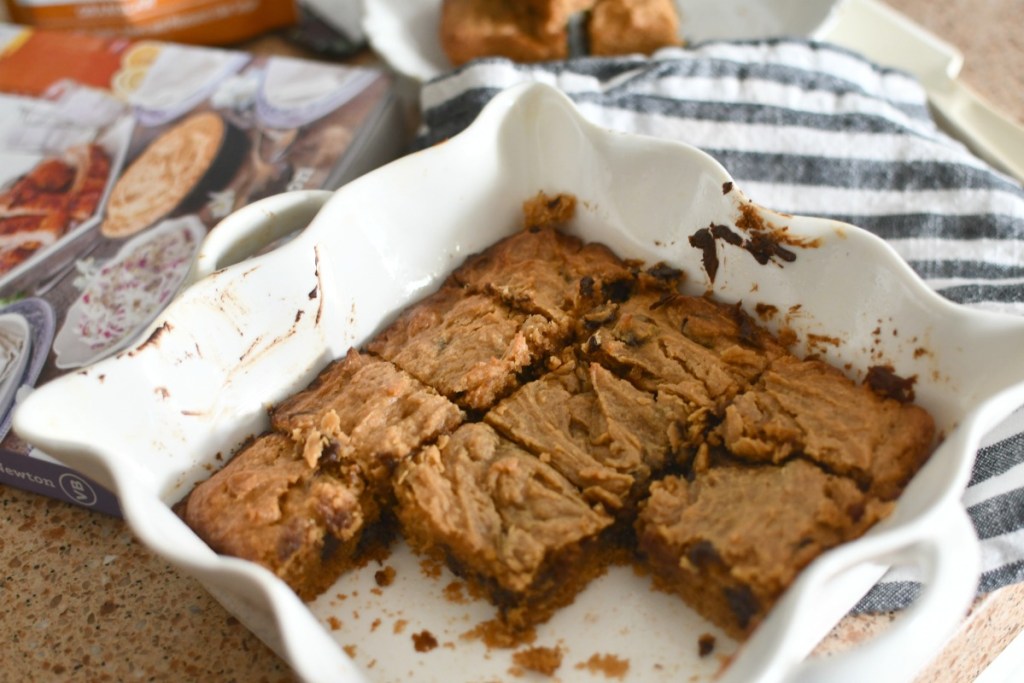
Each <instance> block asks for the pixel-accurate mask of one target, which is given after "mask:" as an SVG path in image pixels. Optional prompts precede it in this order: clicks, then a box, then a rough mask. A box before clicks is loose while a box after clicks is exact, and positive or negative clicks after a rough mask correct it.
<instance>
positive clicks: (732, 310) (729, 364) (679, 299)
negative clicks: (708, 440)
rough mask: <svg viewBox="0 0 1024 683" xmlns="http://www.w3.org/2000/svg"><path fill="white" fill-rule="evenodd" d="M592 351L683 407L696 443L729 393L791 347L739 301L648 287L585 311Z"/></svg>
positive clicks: (741, 388) (645, 387) (611, 366)
mask: <svg viewBox="0 0 1024 683" xmlns="http://www.w3.org/2000/svg"><path fill="white" fill-rule="evenodd" d="M584 324H585V325H586V326H587V327H589V328H590V329H591V330H592V333H591V335H590V336H589V338H587V339H586V341H585V342H583V344H582V345H581V347H582V349H583V351H584V353H585V354H586V355H587V357H588V358H589V359H590V360H592V361H594V362H598V363H600V364H601V365H603V366H605V367H607V368H608V369H610V370H612V371H613V372H614V373H616V374H617V375H619V376H621V377H624V378H625V379H628V380H629V381H630V382H631V383H632V384H634V385H635V386H636V387H638V388H640V389H643V390H644V391H647V392H650V393H652V394H657V395H659V396H661V395H672V396H675V397H677V398H679V399H680V400H681V402H682V404H683V405H684V406H685V413H684V414H683V415H682V416H681V417H680V420H681V422H682V423H683V424H685V426H686V427H685V429H684V430H683V431H684V432H685V433H686V434H687V435H688V437H687V438H688V439H689V441H690V443H691V444H692V445H694V446H696V445H697V444H698V443H699V442H700V440H701V439H702V438H703V436H704V435H705V434H706V432H707V431H708V430H709V429H710V428H711V427H712V426H713V425H714V424H715V423H716V422H717V420H718V419H720V418H721V416H722V415H723V414H724V412H725V408H726V406H727V405H728V404H729V403H730V402H731V401H732V399H733V398H734V397H735V396H737V395H739V394H740V393H742V392H743V391H745V390H746V389H747V388H749V386H750V385H751V384H752V383H753V382H756V381H757V379H758V378H759V377H760V375H761V373H762V372H764V370H765V369H766V368H767V367H768V364H769V363H770V362H771V360H772V359H773V358H777V357H779V356H782V355H785V354H787V353H788V352H787V351H786V349H785V348H784V347H783V346H782V345H781V344H779V343H778V342H777V341H776V340H775V339H774V338H773V337H772V336H771V335H770V334H769V333H768V332H766V331H765V330H763V329H762V328H759V327H757V326H756V325H754V324H753V322H752V321H751V320H750V319H749V318H748V316H747V315H746V314H745V313H744V312H743V311H742V310H740V309H739V308H738V307H736V306H726V305H723V304H719V303H715V302H712V301H710V300H708V299H706V298H703V297H693V296H681V295H679V294H677V293H675V292H673V291H669V290H665V289H660V288H657V287H644V288H642V289H640V290H639V291H637V292H636V293H634V294H633V295H632V296H630V297H629V299H628V300H626V301H624V302H622V303H619V304H617V305H615V306H607V307H604V308H602V309H595V310H594V311H592V312H591V313H590V314H588V315H587V316H585V317H584Z"/></svg>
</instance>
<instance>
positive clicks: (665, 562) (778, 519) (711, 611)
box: [637, 460, 891, 639]
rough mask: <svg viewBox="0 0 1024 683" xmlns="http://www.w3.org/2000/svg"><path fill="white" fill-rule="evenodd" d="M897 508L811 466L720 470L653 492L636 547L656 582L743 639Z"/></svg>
mask: <svg viewBox="0 0 1024 683" xmlns="http://www.w3.org/2000/svg"><path fill="white" fill-rule="evenodd" d="M890 508H891V504H889V503H883V502H880V501H878V500H876V499H874V498H872V497H870V496H868V495H866V494H864V493H863V492H861V491H860V490H859V489H858V488H857V486H856V485H855V484H854V482H853V481H851V480H850V479H847V478H845V477H838V476H835V475H831V474H826V473H825V472H824V471H822V470H821V469H820V468H818V467H816V466H814V465H812V464H810V463H808V462H805V461H803V460H791V461H788V462H786V463H785V464H783V465H780V466H766V467H735V466H733V467H728V466H727V467H715V468H711V469H710V470H707V471H706V472H703V473H700V474H698V475H697V476H696V477H695V478H694V479H693V481H687V480H686V479H685V478H682V477H676V476H671V477H666V478H665V479H664V480H663V481H660V482H656V483H655V484H654V485H653V486H652V487H651V495H650V498H649V499H648V500H647V501H646V502H645V503H644V504H643V506H642V509H641V512H640V515H639V517H638V519H637V536H638V545H639V548H640V552H641V554H642V555H643V556H644V557H645V558H646V560H647V562H648V564H649V566H650V568H651V570H652V571H653V573H654V576H655V582H656V584H658V585H660V586H661V587H663V588H665V589H667V590H670V591H672V592H675V593H677V594H679V595H680V596H682V598H683V599H684V600H685V601H686V602H687V603H688V604H689V605H690V606H692V607H693V608H694V609H695V610H697V611H698V612H699V613H700V614H702V615H704V616H705V617H707V618H708V619H710V620H711V621H712V622H714V623H715V624H717V625H718V626H720V627H721V628H722V629H724V630H725V631H726V632H727V633H729V634H730V635H732V636H733V637H735V638H738V639H743V638H746V637H747V636H748V635H749V634H750V633H751V632H752V631H753V630H754V628H756V627H757V625H758V624H759V623H760V622H761V621H762V620H763V619H764V617H765V615H766V614H767V612H768V611H769V610H770V609H771V607H772V605H774V604H775V602H776V600H778V598H779V596H780V595H781V594H782V593H783V591H784V590H785V589H786V588H787V587H788V586H789V585H790V584H791V583H792V582H793V580H794V579H795V578H796V576H797V573H798V572H799V571H800V570H801V569H803V568H804V567H805V566H806V565H807V564H809V563H810V562H811V560H813V559H814V558H815V557H817V556H818V555H819V554H821V553H822V552H824V551H825V550H827V549H829V548H832V547H834V546H836V545H839V544H840V543H843V542H845V541H849V540H852V539H854V538H857V537H859V536H861V535H862V534H863V533H864V532H865V531H866V530H867V529H868V528H869V527H870V526H871V525H872V524H874V523H875V522H877V521H878V520H879V519H881V518H883V517H884V516H885V515H886V514H888V512H889V510H890Z"/></svg>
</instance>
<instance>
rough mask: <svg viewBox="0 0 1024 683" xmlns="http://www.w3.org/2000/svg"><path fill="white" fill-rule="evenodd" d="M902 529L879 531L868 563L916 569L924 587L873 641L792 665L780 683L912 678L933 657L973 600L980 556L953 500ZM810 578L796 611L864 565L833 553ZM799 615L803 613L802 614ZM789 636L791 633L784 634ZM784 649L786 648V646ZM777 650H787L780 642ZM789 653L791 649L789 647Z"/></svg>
mask: <svg viewBox="0 0 1024 683" xmlns="http://www.w3.org/2000/svg"><path fill="white" fill-rule="evenodd" d="M918 522H920V524H915V525H914V527H916V529H917V530H918V531H917V532H916V533H915V532H914V531H909V533H910V534H913V535H911V536H909V537H908V534H907V533H899V532H900V531H903V530H902V529H893V530H892V531H893V532H897V533H889V534H885V533H883V534H879V535H878V536H877V537H876V538H875V541H876V543H875V547H874V549H873V554H872V556H871V558H870V559H871V560H873V561H877V562H879V563H883V564H892V565H895V564H912V563H916V564H919V565H920V566H921V570H922V583H923V586H924V588H923V590H922V592H921V594H920V595H919V596H918V597H917V599H916V600H915V601H914V603H913V604H912V605H911V606H910V607H909V608H908V609H907V610H906V611H905V612H904V613H903V614H901V615H900V616H899V617H898V618H897V619H896V620H895V621H894V622H893V623H892V624H891V625H890V626H889V627H888V629H887V630H886V631H884V632H883V633H881V634H880V635H878V636H876V637H875V638H874V639H873V640H870V641H868V642H866V643H863V644H860V645H857V646H856V647H854V648H852V649H850V650H848V651H845V652H841V653H839V654H836V655H834V656H831V657H821V658H818V657H812V658H809V659H807V660H805V661H803V662H800V663H798V664H797V665H796V666H795V668H794V669H793V671H792V672H791V673H790V675H788V676H786V677H785V679H784V680H785V681H786V683H821V682H822V681H828V682H829V683H863V681H872V683H882V682H883V681H894V682H895V681H909V680H913V678H914V676H915V675H917V674H918V673H919V672H920V671H921V669H923V668H924V667H925V666H927V664H928V663H929V662H930V661H931V660H932V658H934V657H935V655H936V654H937V653H938V652H939V651H940V650H941V648H942V645H943V644H944V643H945V642H946V640H947V639H948V638H949V636H950V635H951V634H952V633H953V632H954V630H955V629H956V627H957V625H958V624H959V623H960V622H961V621H962V620H963V618H964V616H965V615H966V613H967V610H968V608H969V607H970V604H971V602H972V600H973V598H974V595H975V591H976V589H977V581H978V576H979V573H980V564H981V559H980V555H979V553H978V552H972V550H971V549H976V548H977V540H976V535H975V531H974V527H973V525H972V524H971V521H970V518H969V517H968V516H967V512H966V511H965V510H964V508H963V506H962V505H960V504H959V503H958V502H952V501H950V502H949V504H947V505H943V506H940V507H939V508H937V509H936V510H935V512H934V514H932V515H928V516H927V523H924V522H925V520H923V519H921V520H918ZM821 559H822V560H826V561H825V562H824V563H823V564H824V566H821V567H819V568H818V569H819V571H817V572H814V573H813V577H811V578H812V581H811V583H812V585H810V586H808V587H807V589H806V590H804V591H803V602H804V605H803V606H802V607H801V608H800V610H799V611H802V612H803V610H808V609H810V610H813V604H810V603H813V601H814V600H815V599H816V596H819V595H820V594H821V591H824V590H827V589H828V584H829V581H830V580H831V579H833V578H835V577H837V576H839V575H840V574H842V573H843V572H845V571H847V570H849V569H851V568H853V567H855V566H856V565H857V564H861V563H863V562H864V559H865V558H864V556H863V554H861V553H842V552H838V553H835V554H834V555H832V556H831V557H822V558H821ZM803 613H806V612H803ZM792 632H793V631H792V630H791V633H792ZM789 645H792V643H791V644H789ZM781 649H782V650H787V649H789V648H788V647H787V644H785V643H783V644H782V647H781ZM789 651H792V650H789Z"/></svg>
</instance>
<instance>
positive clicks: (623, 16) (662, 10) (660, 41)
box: [587, 0, 681, 56]
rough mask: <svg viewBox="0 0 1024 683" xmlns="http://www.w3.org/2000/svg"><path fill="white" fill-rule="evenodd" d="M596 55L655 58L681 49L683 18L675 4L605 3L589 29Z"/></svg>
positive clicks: (646, 0)
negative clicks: (675, 47) (663, 50)
mask: <svg viewBox="0 0 1024 683" xmlns="http://www.w3.org/2000/svg"><path fill="white" fill-rule="evenodd" d="M587 37H588V38H589V40H590V54H592V55H602V56H610V55H626V54H633V53H640V54H651V53H652V52H654V51H655V50H659V49H661V48H663V47H668V46H670V45H679V44H681V41H680V40H679V16H678V14H677V13H676V7H675V3H674V2H673V1H672V0H601V2H599V3H597V5H596V6H595V7H594V11H593V12H592V13H591V15H590V22H589V23H588V25H587Z"/></svg>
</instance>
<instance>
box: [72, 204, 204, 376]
mask: <svg viewBox="0 0 1024 683" xmlns="http://www.w3.org/2000/svg"><path fill="white" fill-rule="evenodd" d="M205 234H206V227H205V226H204V225H203V223H202V221H200V220H199V219H198V218H197V217H196V216H193V215H189V216H183V217H182V218H173V219H170V220H165V221H163V222H161V223H159V224H157V225H156V226H155V227H154V228H152V229H151V230H147V231H146V232H143V233H141V234H139V235H136V236H135V237H133V238H132V239H130V240H129V241H127V242H125V243H124V244H123V245H122V246H121V248H120V249H119V250H118V252H117V254H116V255H115V256H114V257H113V258H112V259H110V260H109V261H106V262H105V263H102V264H100V265H99V266H96V267H95V268H94V269H90V270H88V272H87V273H85V274H84V276H83V278H82V279H83V280H84V282H82V293H81V294H80V295H79V297H78V299H76V300H75V302H74V303H73V304H72V305H71V306H70V307H69V308H68V312H67V316H66V317H65V318H64V324H63V325H62V326H61V328H60V330H59V331H58V332H57V337H56V339H55V340H54V342H53V350H54V353H55V354H56V356H57V357H56V361H55V363H56V365H57V367H59V368H65V369H66V368H77V367H81V366H83V365H87V364H88V363H92V362H95V361H97V360H99V359H100V358H105V357H106V356H109V355H110V354H112V353H114V352H116V351H118V350H119V349H121V348H122V347H124V346H125V345H127V344H128V343H129V342H131V341H132V340H133V339H134V338H135V336H136V335H137V334H138V333H139V331H141V330H142V328H144V327H145V326H146V325H148V324H149V323H150V322H151V321H152V320H153V318H155V317H156V316H157V314H158V313H160V311H161V310H163V308H164V307H165V306H166V305H167V304H168V303H169V302H170V301H171V299H172V298H173V296H174V294H175V293H176V292H177V291H178V288H179V286H180V285H181V283H182V282H183V281H184V280H185V276H186V275H187V274H188V271H189V268H190V267H191V265H192V259H193V257H194V255H195V253H196V251H197V250H198V249H199V244H200V242H201V241H202V239H203V236H204V235H205ZM77 265H78V267H79V268H80V269H82V268H84V266H83V264H82V262H79V263H78V264H77Z"/></svg>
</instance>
